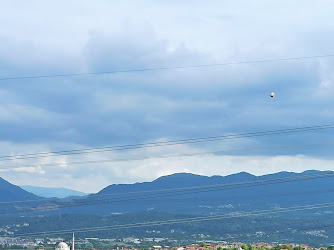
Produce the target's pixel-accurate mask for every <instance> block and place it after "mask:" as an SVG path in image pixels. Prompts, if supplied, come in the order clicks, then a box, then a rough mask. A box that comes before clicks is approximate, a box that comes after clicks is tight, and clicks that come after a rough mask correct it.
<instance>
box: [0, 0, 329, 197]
mask: <svg viewBox="0 0 334 250" xmlns="http://www.w3.org/2000/svg"><path fill="white" fill-rule="evenodd" d="M64 6H66V7H64ZM333 7H334V3H333V2H332V1H325V0H324V1H320V2H319V1H318V2H317V3H316V4H315V3H314V1H303V2H291V1H270V2H268V1H264V0H262V1H260V0H259V1H252V3H245V2H244V1H233V2H225V1H210V2H209V3H208V2H207V1H192V2H191V3H190V2H188V1H158V2H157V1H135V2H134V1H121V2H110V1H94V2H91V1H70V2H65V1H64V2H63V1H57V2H54V3H50V2H45V1H31V2H29V3H28V2H25V1H15V0H14V1H11V2H8V3H3V4H2V7H1V10H0V25H1V27H2V28H1V30H0V76H1V77H7V76H8V77H10V76H22V75H44V74H62V73H65V74H66V73H83V72H98V71H110V70H126V69H136V68H150V67H168V66H179V65H181V66H182V65H194V64H206V63H221V62H233V61H248V60H261V59H272V58H285V57H299V56H311V55H324V54H333V53H334V49H333V44H334V35H333V34H334V33H333V31H334V24H333V22H332V17H331V15H332V12H331V10H332V9H333ZM333 63H334V58H322V59H312V60H301V61H289V62H287V61H285V62H271V63H263V64H243V65H230V66H225V67H218V66H217V67H211V68H194V69H182V70H181V69H179V70H169V71H154V72H137V73H127V74H114V75H100V76H85V77H66V78H52V79H51V78H50V79H46V78H44V79H30V80H27V79H26V80H15V81H2V82H0V84H1V87H0V128H1V129H0V149H1V155H14V154H19V153H33V152H40V151H54V150H61V149H74V148H86V147H100V146H109V145H122V144H129V143H144V142H152V141H153V142H154V141H161V140H175V139H176V140H177V139H186V138H192V137H203V136H215V135H224V134H230V133H245V132H254V131H264V130H274V129H284V128H292V127H303V126H313V125H318V124H319V125H320V124H329V123H334V112H333V108H332V107H333V104H334V101H333V95H334V73H333V72H334V71H333V69H334V66H333ZM272 91H274V92H275V93H276V97H275V98H274V99H271V98H269V93H270V92H272ZM333 137H334V136H333V131H331V130H326V131H322V132H312V133H311V132H308V133H300V134H298V135H297V134H296V135H290V136H271V137H268V138H248V139H242V140H241V139H240V140H233V141H224V142H215V143H205V144H204V143H203V144H198V145H195V144H194V145H183V146H177V147H168V148H167V147H166V148H155V149H142V150H137V151H131V152H123V153H116V152H113V153H103V154H102V153H101V154H94V155H83V156H77V157H69V156H67V157H65V156H62V157H49V158H43V159H35V160H30V161H27V160H26V161H19V160H16V161H15V162H6V163H2V166H14V165H15V166H19V165H20V164H32V165H33V166H34V167H31V168H24V167H22V168H14V169H11V170H0V171H1V173H0V176H2V177H3V178H5V179H7V180H9V181H11V182H12V183H14V184H17V185H23V184H24V185H40V186H51V187H60V186H63V187H68V188H75V189H78V190H80V191H85V192H93V191H98V190H99V189H101V188H103V187H104V186H106V185H108V184H112V183H133V182H137V181H149V180H153V179H154V178H157V177H159V176H161V175H165V174H171V173H175V172H183V171H186V172H193V173H198V174H203V175H215V174H217V175H226V174H232V173H235V172H240V171H247V172H251V173H253V174H257V175H261V174H267V173H273V172H278V171H283V170H284V171H296V172H300V171H303V170H306V169H320V170H334V167H333V163H334V162H333V160H334V159H333V157H332V153H331V152H332V149H333V145H332V144H319V145H317V146H313V147H310V146H308V147H296V148H289V149H281V150H277V149H275V150H270V148H269V147H271V146H276V145H295V144H303V143H317V142H324V141H331V140H333V139H334V138H333ZM253 147H268V149H267V150H258V151H254V152H240V153H238V154H233V155H227V156H226V155H225V156H213V155H208V156H205V157H187V158H173V159H153V160H149V161H135V162H125V163H115V162H114V163H103V164H98V165H97V164H86V165H71V164H70V162H73V161H77V160H81V161H82V160H87V161H89V160H102V159H118V158H128V157H138V156H154V155H163V154H176V153H177V154H179V153H193V152H205V151H217V150H230V149H243V148H253ZM48 163H54V164H55V165H54V166H48V167H47V166H43V164H48Z"/></svg>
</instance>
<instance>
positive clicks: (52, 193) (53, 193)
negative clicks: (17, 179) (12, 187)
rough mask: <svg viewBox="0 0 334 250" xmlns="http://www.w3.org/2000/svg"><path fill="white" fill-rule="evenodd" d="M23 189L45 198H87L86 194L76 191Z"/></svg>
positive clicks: (43, 188) (45, 188) (27, 187)
mask: <svg viewBox="0 0 334 250" xmlns="http://www.w3.org/2000/svg"><path fill="white" fill-rule="evenodd" d="M21 188H22V189H24V190H26V191H28V192H30V193H33V194H35V195H38V196H41V197H45V198H53V197H56V198H66V197H69V196H85V195H87V194H86V193H82V192H79V191H76V190H72V189H68V188H48V187H36V186H21Z"/></svg>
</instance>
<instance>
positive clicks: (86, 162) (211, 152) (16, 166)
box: [0, 141, 334, 170]
mask: <svg viewBox="0 0 334 250" xmlns="http://www.w3.org/2000/svg"><path fill="white" fill-rule="evenodd" d="M333 143H334V141H323V142H314V143H299V144H292V145H291V144H290V145H278V146H271V147H254V148H244V149H231V150H219V151H208V152H199V153H188V154H174V155H159V156H146V157H135V158H123V159H104V160H90V161H89V160H85V161H73V162H66V165H84V164H96V163H111V162H129V161H142V160H152V159H166V158H179V157H194V156H206V155H211V156H222V155H228V154H231V153H241V152H253V151H258V150H263V149H265V150H268V149H284V148H298V147H303V146H319V145H325V144H333ZM59 165H64V162H54V163H38V164H33V163H32V164H24V165H13V166H0V170H2V169H9V170H10V169H15V168H34V167H36V166H38V167H50V166H59Z"/></svg>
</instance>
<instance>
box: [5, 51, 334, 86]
mask: <svg viewBox="0 0 334 250" xmlns="http://www.w3.org/2000/svg"><path fill="white" fill-rule="evenodd" d="M330 57H334V54H326V55H311V56H299V57H285V58H273V59H261V60H249V61H235V62H224V63H210V64H197V65H183V66H182V65H181V66H169V67H154V68H142V69H125V70H111V71H100V72H85V73H68V74H50V75H26V76H9V77H1V78H0V81H9V80H23V79H25V80H27V79H43V78H56V77H74V76H89V75H111V74H120V73H134V72H145V71H161V70H173V69H190V68H203V67H216V66H228V65H238V64H254V63H267V62H280V61H294V60H306V59H316V58H330Z"/></svg>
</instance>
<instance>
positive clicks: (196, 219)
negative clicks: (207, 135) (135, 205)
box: [12, 202, 334, 237]
mask: <svg viewBox="0 0 334 250" xmlns="http://www.w3.org/2000/svg"><path fill="white" fill-rule="evenodd" d="M329 207H334V202H331V203H320V204H310V205H304V206H292V207H288V208H279V209H277V208H276V209H267V210H258V211H253V212H245V213H241V214H234V215H214V216H198V217H193V218H184V219H172V220H165V221H151V222H139V223H129V224H123V225H113V226H100V227H90V228H87V227H85V228H79V229H66V230H53V231H44V232H36V233H25V234H16V235H12V237H23V236H39V235H43V234H44V235H45V234H48V235H50V234H66V233H83V232H95V231H103V230H120V229H124V228H126V229H129V228H138V227H147V226H163V225H172V224H180V223H192V222H203V221H211V220H222V219H231V218H240V217H249V216H263V215H269V214H275V213H287V212H298V211H303V210H313V209H321V208H329Z"/></svg>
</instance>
